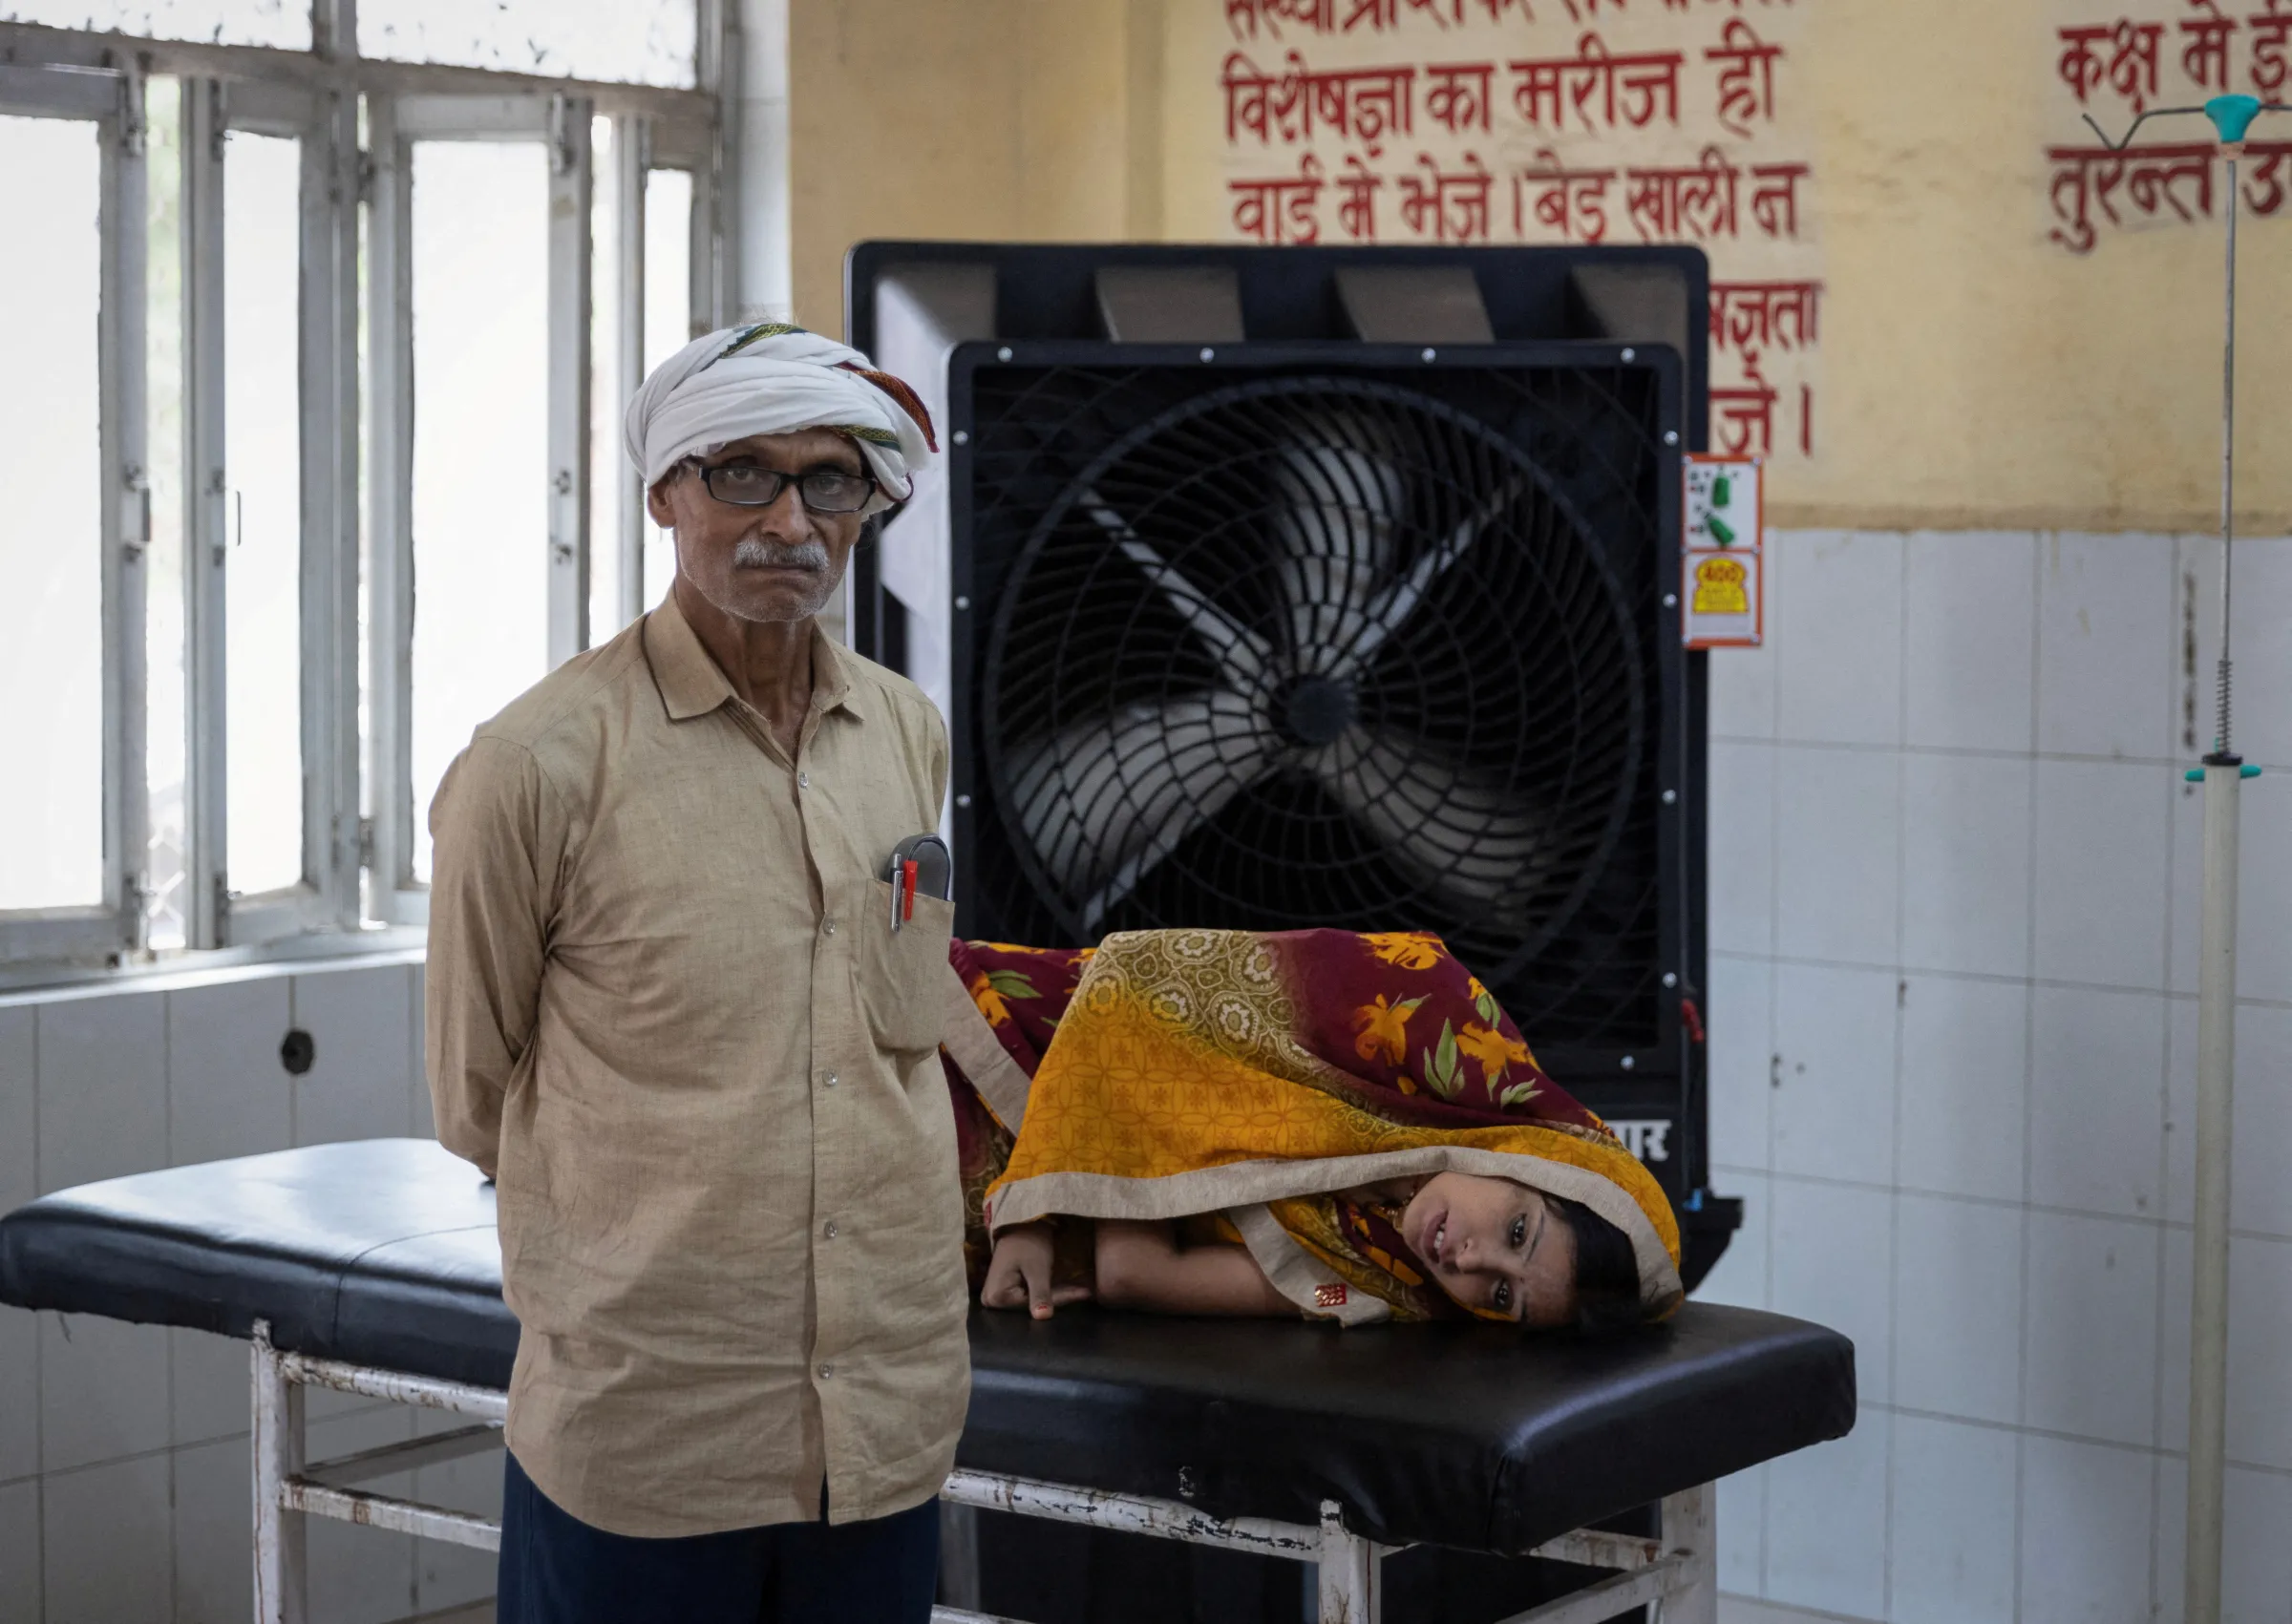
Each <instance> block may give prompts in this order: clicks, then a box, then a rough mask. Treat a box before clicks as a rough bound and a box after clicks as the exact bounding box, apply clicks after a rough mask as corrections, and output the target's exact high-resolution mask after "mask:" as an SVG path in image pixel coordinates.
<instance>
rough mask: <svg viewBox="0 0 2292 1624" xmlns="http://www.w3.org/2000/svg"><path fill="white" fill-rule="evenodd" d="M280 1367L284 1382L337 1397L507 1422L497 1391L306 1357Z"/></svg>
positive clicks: (282, 1359)
mask: <svg viewBox="0 0 2292 1624" xmlns="http://www.w3.org/2000/svg"><path fill="white" fill-rule="evenodd" d="M279 1364H280V1366H281V1368H282V1370H283V1371H284V1372H285V1374H286V1380H287V1381H294V1382H301V1383H304V1384H306V1385H308V1386H312V1387H330V1388H332V1389H333V1390H334V1391H335V1392H337V1393H359V1394H363V1395H364V1396H366V1397H367V1398H370V1399H388V1400H390V1401H391V1403H398V1404H414V1405H415V1406H417V1407H419V1408H422V1409H432V1410H451V1411H453V1412H454V1413H455V1414H456V1415H474V1416H477V1417H478V1418H479V1419H480V1420H483V1421H491V1422H504V1423H505V1422H507V1421H508V1420H509V1395H508V1394H507V1393H504V1392H501V1391H499V1389H497V1388H492V1387H472V1386H470V1385H468V1384H467V1383H466V1382H461V1381H437V1380H436V1379H435V1378H433V1377H428V1376H408V1375H406V1374H404V1373H403V1372H400V1371H395V1370H373V1369H370V1368H368V1367H367V1366H365V1365H360V1364H342V1363H338V1362H336V1361H335V1360H330V1359H311V1358H309V1357H308V1355H305V1354H292V1353H290V1354H281V1355H280V1356H279Z"/></svg>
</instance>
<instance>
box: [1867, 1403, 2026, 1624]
mask: <svg viewBox="0 0 2292 1624" xmlns="http://www.w3.org/2000/svg"><path fill="white" fill-rule="evenodd" d="M1893 1453H1894V1462H1893V1506H1892V1525H1891V1526H1892V1534H1893V1538H1892V1541H1891V1545H1892V1551H1893V1558H1892V1561H1891V1563H1890V1564H1889V1566H1890V1569H1891V1571H1892V1574H1893V1588H1894V1593H1893V1595H1892V1597H1891V1598H1890V1604H1889V1606H1888V1608H1887V1613H1886V1616H1887V1617H1888V1618H1889V1619H1891V1620H1893V1621H1894V1624H1971V1621H1973V1620H1977V1619H1981V1620H1990V1619H1996V1620H2005V1619H2010V1618H2011V1617H2012V1616H2013V1580H2014V1561H2013V1531H2014V1435H2013V1434H2012V1433H2011V1432H2007V1431H2004V1430H2002V1429H2000V1428H1997V1427H1988V1426H1963V1425H1961V1424H1958V1423H1956V1422H1948V1421H1930V1420H1927V1419H1925V1418H1923V1417H1920V1416H1909V1415H1898V1416H1896V1417H1895V1418H1894V1451H1893Z"/></svg>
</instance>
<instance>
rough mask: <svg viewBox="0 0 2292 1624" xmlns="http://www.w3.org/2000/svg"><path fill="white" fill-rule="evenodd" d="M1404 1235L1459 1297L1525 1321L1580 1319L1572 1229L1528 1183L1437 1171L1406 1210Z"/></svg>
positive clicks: (1544, 1322)
mask: <svg viewBox="0 0 2292 1624" xmlns="http://www.w3.org/2000/svg"><path fill="white" fill-rule="evenodd" d="M1401 1235H1402V1238H1403V1239H1405V1240H1407V1241H1408V1243H1409V1247H1410V1250H1411V1251H1412V1252H1414V1253H1415V1254H1416V1255H1417V1256H1418V1257H1419V1258H1420V1259H1422V1260H1423V1262H1424V1264H1425V1267H1427V1268H1428V1269H1431V1270H1432V1272H1433V1274H1434V1275H1435V1276H1438V1278H1439V1281H1440V1284H1441V1285H1442V1286H1443V1287H1444V1288H1446V1290H1447V1291H1448V1294H1449V1295H1450V1296H1451V1297H1454V1298H1455V1299H1456V1300H1457V1301H1458V1302H1461V1303H1465V1304H1467V1305H1468V1306H1471V1307H1475V1308H1482V1309H1486V1310H1487V1311H1488V1312H1490V1313H1492V1314H1497V1315H1501V1316H1503V1317H1505V1318H1511V1319H1517V1320H1519V1321H1521V1322H1522V1323H1523V1324H1528V1325H1544V1326H1551V1325H1564V1324H1566V1323H1567V1322H1568V1321H1569V1320H1570V1319H1572V1318H1575V1315H1576V1237H1575V1234H1574V1233H1573V1232H1571V1231H1570V1230H1569V1228H1568V1226H1567V1224H1566V1222H1565V1221H1564V1220H1563V1219H1562V1218H1561V1217H1560V1213H1559V1211H1558V1210H1557V1209H1556V1208H1555V1207H1554V1206H1553V1205H1552V1203H1551V1202H1550V1201H1548V1200H1546V1199H1545V1198H1544V1197H1543V1195H1542V1194H1541V1193H1539V1192H1537V1191H1533V1190H1530V1189H1529V1188H1527V1186H1525V1185H1519V1184H1515V1183H1513V1182H1512V1180H1510V1179H1508V1178H1487V1177H1483V1176H1480V1175H1478V1174H1475V1173H1460V1172H1444V1173H1436V1174H1434V1175H1433V1176H1432V1178H1431V1179H1429V1180H1427V1181H1426V1183H1425V1186H1424V1188H1423V1189H1421V1190H1419V1191H1418V1192H1416V1194H1415V1195H1414V1196H1413V1197H1412V1198H1411V1200H1410V1203H1409V1206H1408V1208H1407V1210H1406V1211H1404V1212H1403V1213H1401Z"/></svg>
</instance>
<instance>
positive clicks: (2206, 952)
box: [2085, 95, 2292, 1624]
mask: <svg viewBox="0 0 2292 1624" xmlns="http://www.w3.org/2000/svg"><path fill="white" fill-rule="evenodd" d="M2193 113H2201V114H2203V115H2204V116H2205V117H2207V118H2209V119H2210V120H2212V125H2213V130H2214V133H2215V134H2216V135H2217V136H2218V137H2219V142H2220V155H2221V157H2223V158H2226V159H2227V160H2228V254H2227V264H2226V266H2225V271H2224V276H2223V283H2222V295H2223V297H2222V321H2221V335H2220V337H2221V342H2220V665H2219V678H2218V681H2219V692H2218V712H2217V715H2216V726H2215V728H2214V732H2213V748H2212V750H2211V752H2210V753H2209V754H2207V755H2206V756H2205V758H2204V765H2203V766H2202V767H2200V768H2191V769H2190V770H2188V772H2187V773H2186V774H2185V775H2184V776H2185V777H2186V778H2187V779H2188V780H2189V782H2191V783H2200V784H2202V785H2203V786H2204V903H2203V914H2202V917H2201V919H2200V921H2199V923H2198V926H2197V1234H2196V1245H2195V1248H2194V1252H2195V1264H2196V1266H2195V1270H2194V1277H2193V1278H2192V1280H2191V1281H2190V1289H2189V1523H2188V1545H2187V1559H2188V1560H2187V1569H2186V1577H2185V1589H2184V1590H2183V1592H2182V1599H2183V1603H2184V1609H2183V1613H2182V1618H2183V1624H2220V1512H2221V1498H2222V1490H2223V1488H2224V1487H2225V1467H2226V1466H2227V1453H2228V1209H2229V1203H2228V1175H2229V1166H2230V1157H2229V1147H2230V1128H2231V1125H2232V1123H2233V1121H2234V1118H2235V1097H2234V1096H2235V1088H2236V1076H2237V793H2238V789H2239V786H2240V785H2241V784H2242V782H2243V781H2244V780H2245V779H2247V778H2258V777H2259V776H2260V769H2259V768H2257V767H2247V766H2245V765H2244V760H2243V758H2242V757H2241V756H2239V755H2238V754H2237V753H2236V749H2235V748H2234V746H2233V744H2232V742H2231V740H2230V737H2229V700H2230V673H2231V670H2232V666H2231V664H2230V662H2229V642H2228V639H2229V630H2230V625H2231V621H2232V617H2231V614H2230V606H2231V605H2232V604H2233V603H2234V602H2235V596H2234V590H2233V589H2234V584H2235V579H2236V578H2235V575H2234V573H2233V570H2234V565H2235V562H2236V555H2235V545H2234V544H2235V541H2236V518H2237V212H2238V198H2237V160H2238V159H2239V158H2242V157H2243V156H2244V132H2245V131H2246V130H2248V129H2250V128H2251V127H2252V121H2253V119H2254V118H2256V117H2258V116H2260V114H2263V113H2292V104H2286V103H2282V102H2274V101H2267V102H2264V101H2261V100H2260V98H2259V97H2258V96H2250V95H2217V96H2215V97H2213V98H2212V99H2211V100H2210V101H2208V102H2206V103H2205V104H2204V105H2203V106H2201V107H2153V108H2150V109H2149V110H2147V111H2146V112H2144V113H2142V114H2141V115H2140V116H2138V117H2136V118H2134V119H2133V126H2132V128H2131V129H2128V130H2127V131H2126V132H2125V138H2124V139H2123V140H2121V141H2112V140H2111V139H2110V138H2109V133H2108V132H2107V131H2106V130H2103V129H2102V128H2101V126H2100V125H2098V124H2095V123H2093V119H2092V116H2091V115H2090V114H2088V115H2087V116H2086V120H2085V121H2086V122H2087V123H2088V124H2090V125H2092V130H2093V134H2095V135H2097V136H2099V137H2101V139H2102V142H2103V144H2105V145H2106V146H2108V147H2109V148H2110V150H2111V151H2112V152H2123V151H2124V150H2125V149H2126V148H2127V147H2128V146H2130V145H2132V144H2133V137H2134V136H2135V135H2136V134H2138V133H2139V131H2140V127H2141V126H2142V125H2143V124H2145V123H2147V122H2148V121H2149V120H2150V119H2152V118H2159V117H2168V118H2169V117H2175V116H2180V115H2182V114H2193Z"/></svg>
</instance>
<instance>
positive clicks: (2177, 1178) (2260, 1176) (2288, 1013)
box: [2165, 998, 2292, 1237]
mask: <svg viewBox="0 0 2292 1624" xmlns="http://www.w3.org/2000/svg"><path fill="white" fill-rule="evenodd" d="M2165 1020H2166V1024H2167V1026H2168V1028H2169V1029H2170V1033H2171V1038H2170V1044H2169V1053H2170V1058H2169V1059H2168V1060H2167V1061H2166V1064H2165V1122H2166V1131H2165V1215H2166V1216H2167V1217H2169V1218H2171V1219H2172V1220H2173V1221H2174V1222H2175V1223H2183V1224H2185V1223H2190V1222H2193V1221H2194V1220H2195V1217H2196V1189H2197V1001H2196V1000H2195V999H2193V998H2176V999H2174V1000H2172V1001H2171V1003H2170V1004H2169V1006H2168V1007H2167V1010H2166V1014H2165ZM2231 1103H2232V1105H2233V1106H2234V1108H2235V1112H2236V1125H2235V1131H2234V1134H2233V1136H2232V1137H2231V1139H2230V1141H2229V1144H2230V1148H2231V1149H2232V1151H2233V1152H2234V1154H2233V1160H2232V1164H2231V1167H2230V1170H2229V1211H2230V1217H2229V1223H2230V1227H2231V1228H2234V1229H2238V1230H2253V1231H2258V1232H2260V1233H2261V1234H2271V1235H2282V1236H2286V1237H2292V1180H2287V1179H2286V1178H2285V1177H2284V1168H2285V1167H2286V1166H2287V1164H2292V1009H2284V1008H2282V1007H2281V1006H2277V1005H2271V1004H2259V1003H2247V1004H2240V1005H2239V1006H2238V1009H2237V1075H2236V1087H2235V1090H2234V1092H2233V1094H2232V1095H2231Z"/></svg>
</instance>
